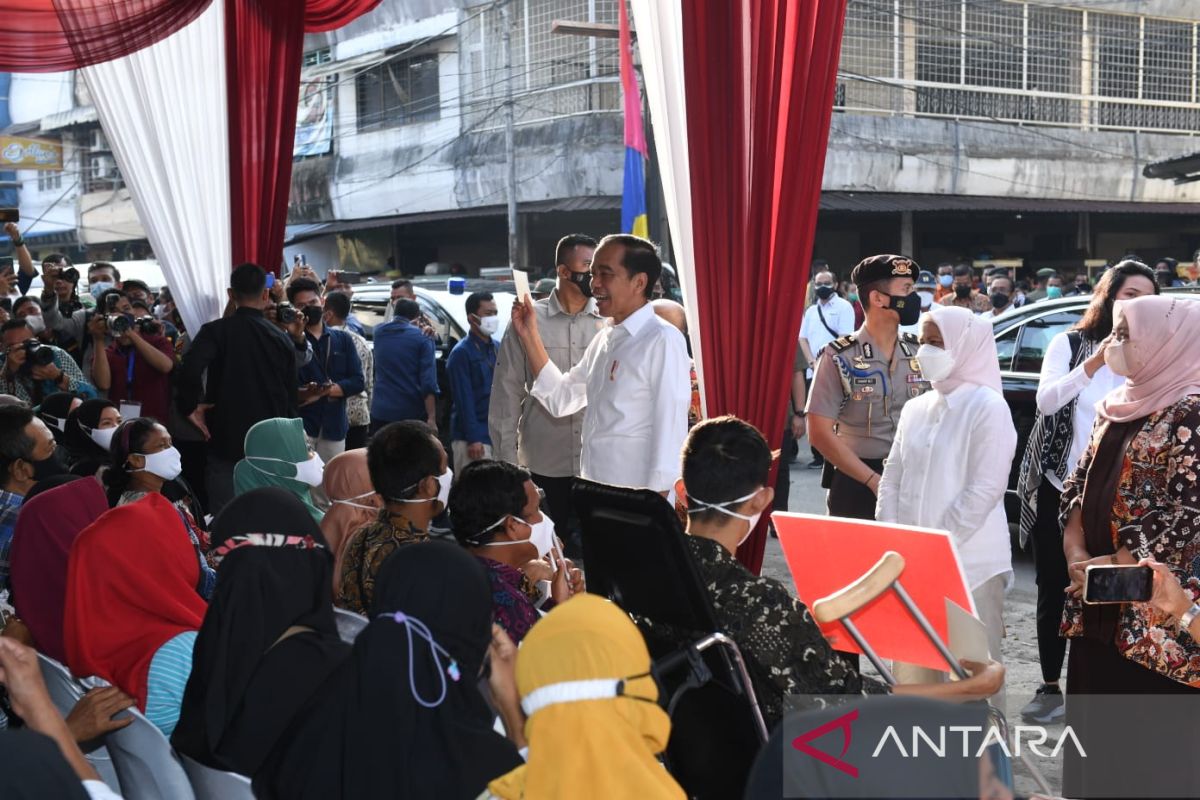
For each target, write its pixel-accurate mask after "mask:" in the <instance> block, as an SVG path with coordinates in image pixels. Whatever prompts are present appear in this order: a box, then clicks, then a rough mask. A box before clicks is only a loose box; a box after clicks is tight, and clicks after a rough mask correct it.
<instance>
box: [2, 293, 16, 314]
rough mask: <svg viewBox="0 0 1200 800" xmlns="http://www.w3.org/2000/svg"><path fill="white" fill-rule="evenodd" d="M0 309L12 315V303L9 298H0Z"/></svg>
mask: <svg viewBox="0 0 1200 800" xmlns="http://www.w3.org/2000/svg"><path fill="white" fill-rule="evenodd" d="M0 308H3V309H4V310H5V311H7V312H8V313H10V314H11V313H12V310H13V303H12V298H11V297H0Z"/></svg>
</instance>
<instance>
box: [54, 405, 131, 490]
mask: <svg viewBox="0 0 1200 800" xmlns="http://www.w3.org/2000/svg"><path fill="white" fill-rule="evenodd" d="M120 424H121V412H120V411H119V410H118V409H117V404H116V403H114V402H112V401H111V400H102V399H98V398H97V399H92V400H84V401H83V402H82V403H81V404H80V405H79V407H78V408H76V409H75V410H74V411H72V412H71V413H70V414H68V415H67V430H66V432H65V435H64V436H63V444H64V445H65V446H66V448H67V453H68V455H69V456H70V457H71V472H72V474H75V475H82V476H84V477H87V476H91V475H97V474H99V472H100V470H101V469H103V468H104V467H106V466H108V459H109V454H108V451H109V446H110V445H111V444H112V437H113V434H114V433H116V431H117V426H118V425H120Z"/></svg>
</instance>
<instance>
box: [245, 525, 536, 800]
mask: <svg viewBox="0 0 1200 800" xmlns="http://www.w3.org/2000/svg"><path fill="white" fill-rule="evenodd" d="M397 611H401V612H403V613H404V614H406V615H407V616H408V617H411V618H413V619H415V620H419V621H420V623H423V624H424V626H426V627H427V628H428V631H429V633H430V634H431V635H432V638H433V641H435V642H437V644H438V646H439V647H440V648H442V649H444V650H445V652H446V653H448V654H449V656H446V655H445V654H442V653H437V657H436V658H435V652H437V651H435V650H434V649H433V647H432V646H431V645H430V643H429V641H428V640H426V639H425V638H423V637H421V636H419V635H418V633H417V630H416V626H415V625H414V624H413V623H411V622H410V623H408V624H405V623H400V622H396V620H395V617H394V616H393V615H394V614H395V612H397ZM381 615H383V616H381ZM370 617H371V621H370V623H369V624H368V625H367V627H366V628H365V629H364V630H363V632H362V633H360V634H359V636H358V639H357V640H356V641H355V643H354V652H353V654H352V656H351V657H350V659H349V660H348V661H347V662H346V663H345V664H344V665H343V666H342V667H341V668H340V669H339V670H338V671H337V672H336V673H334V676H333V677H332V678H331V679H330V681H328V682H327V683H326V686H325V687H324V689H323V690H322V691H321V692H319V693H318V694H317V695H316V696H314V703H313V707H312V708H311V709H309V710H308V711H307V712H306V713H304V714H303V715H302V716H301V717H298V719H297V725H296V727H295V728H294V729H293V730H292V732H291V733H290V734H289V735H288V736H287V737H285V740H284V741H283V742H281V746H280V748H279V749H278V750H277V752H276V753H274V754H272V756H271V758H270V759H269V760H268V762H267V764H266V766H265V767H264V769H263V771H262V772H261V773H260V774H259V775H256V776H255V779H254V790H255V796H256V797H258V798H260V800H263V798H289V800H290V799H291V798H318V797H319V798H337V797H344V798H359V797H389V798H397V799H403V800H410V799H417V798H420V799H422V800H423V799H424V798H430V799H431V800H432V799H434V798H436V799H437V800H443V799H445V800H460V799H461V800H474V798H476V797H478V796H479V794H480V793H481V792H482V791H483V790H484V789H485V788H486V787H487V784H488V782H489V781H491V780H493V779H494V778H498V777H499V776H501V775H503V774H505V773H507V772H509V771H510V770H512V769H514V768H516V767H517V766H519V765H520V764H521V758H520V756H519V755H518V754H517V750H516V748H515V747H514V746H513V745H512V744H511V743H510V742H509V741H508V740H507V739H505V738H504V737H502V736H500V735H499V734H497V733H496V732H495V731H494V730H493V729H492V715H491V713H490V712H489V711H488V708H487V705H486V704H485V703H484V700H483V697H482V696H481V695H480V694H479V690H478V683H477V681H478V676H479V674H480V671H481V670H482V667H483V662H484V657H485V655H486V653H487V648H488V645H489V643H490V642H491V638H492V633H491V628H492V600H491V590H490V588H489V584H488V579H487V575H486V573H485V572H484V569H483V566H482V565H481V564H480V563H479V561H478V560H476V559H475V558H473V557H471V556H470V555H469V554H467V553H466V552H465V551H464V550H462V548H460V547H457V546H455V545H452V544H448V543H443V542H422V543H420V544H414V545H410V546H408V547H404V548H401V549H400V550H398V551H397V552H395V553H394V554H392V555H391V556H390V557H389V558H388V559H387V561H385V562H384V564H383V566H382V567H381V568H380V570H379V575H378V577H377V578H376V581H375V598H374V603H373V605H372V608H371V614H370ZM410 637H411V638H410ZM410 651H411V653H412V662H411V663H410V661H409V653H410ZM451 659H452V660H453V664H454V666H453V667H452V666H451ZM454 675H457V676H458V679H457V680H455V679H454V677H453V676H454ZM414 687H415V692H416V693H417V695H419V697H420V698H421V699H422V701H423V703H424V704H423V703H422V702H419V701H418V699H417V697H416V696H414ZM443 687H444V692H445V693H444V697H441V698H440V702H435V701H438V700H439V695H442V692H443ZM425 704H429V705H433V706H434V707H433V708H428V707H426V705H425Z"/></svg>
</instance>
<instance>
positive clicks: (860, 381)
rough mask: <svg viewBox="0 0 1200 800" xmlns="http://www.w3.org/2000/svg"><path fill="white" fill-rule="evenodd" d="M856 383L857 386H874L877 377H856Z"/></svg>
mask: <svg viewBox="0 0 1200 800" xmlns="http://www.w3.org/2000/svg"><path fill="white" fill-rule="evenodd" d="M854 385H855V386H874V385H875V378H855V379H854Z"/></svg>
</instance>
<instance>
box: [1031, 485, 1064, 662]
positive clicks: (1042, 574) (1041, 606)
mask: <svg viewBox="0 0 1200 800" xmlns="http://www.w3.org/2000/svg"><path fill="white" fill-rule="evenodd" d="M1061 497H1062V494H1061V493H1060V492H1059V491H1058V489H1055V488H1054V484H1052V483H1050V481H1048V480H1046V478H1045V477H1043V478H1042V485H1041V486H1039V487H1038V501H1037V519H1036V520H1035V521H1034V523H1033V530H1032V531H1030V533H1029V538H1030V542H1031V543H1032V545H1033V565H1034V571H1035V576H1036V580H1037V643H1038V660H1039V661H1041V663H1042V682H1043V683H1052V682H1054V681H1057V680H1058V677H1059V675H1061V674H1062V666H1063V659H1064V658H1065V657H1066V654H1067V640H1066V639H1064V638H1062V637H1061V636H1059V635H1058V629H1059V624H1060V623H1061V622H1062V615H1063V604H1064V603H1065V602H1066V594H1065V591H1066V588H1067V586H1069V585H1070V583H1071V578H1070V576H1069V575H1068V574H1067V557H1066V556H1065V555H1063V533H1062V527H1061V526H1060V525H1059V523H1058V503H1059V500H1060V498H1061Z"/></svg>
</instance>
